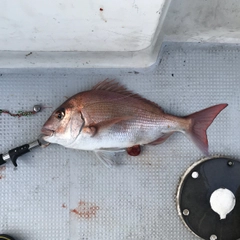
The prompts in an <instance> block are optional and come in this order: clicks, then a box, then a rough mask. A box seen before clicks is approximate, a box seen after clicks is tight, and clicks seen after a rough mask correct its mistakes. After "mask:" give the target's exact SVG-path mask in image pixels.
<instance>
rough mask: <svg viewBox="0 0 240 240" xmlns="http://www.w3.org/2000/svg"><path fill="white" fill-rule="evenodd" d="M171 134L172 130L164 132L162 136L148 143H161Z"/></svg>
mask: <svg viewBox="0 0 240 240" xmlns="http://www.w3.org/2000/svg"><path fill="white" fill-rule="evenodd" d="M172 134H173V132H169V133H165V134H164V135H163V136H161V137H160V138H158V139H157V140H155V141H153V142H150V143H149V144H151V145H157V144H161V143H163V142H165V141H166V140H167V139H168V138H169V137H170V136H171V135H172Z"/></svg>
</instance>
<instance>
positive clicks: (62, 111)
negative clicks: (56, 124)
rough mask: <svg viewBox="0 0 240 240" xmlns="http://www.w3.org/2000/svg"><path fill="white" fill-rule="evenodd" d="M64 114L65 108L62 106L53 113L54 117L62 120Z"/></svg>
mask: <svg viewBox="0 0 240 240" xmlns="http://www.w3.org/2000/svg"><path fill="white" fill-rule="evenodd" d="M64 116H65V109H64V108H61V109H59V110H58V111H56V113H55V117H56V118H57V119H59V120H62V119H63V118H64Z"/></svg>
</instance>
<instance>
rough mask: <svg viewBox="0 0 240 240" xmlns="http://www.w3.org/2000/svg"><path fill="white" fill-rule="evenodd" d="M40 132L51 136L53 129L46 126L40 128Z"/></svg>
mask: <svg viewBox="0 0 240 240" xmlns="http://www.w3.org/2000/svg"><path fill="white" fill-rule="evenodd" d="M41 133H42V134H43V135H44V136H46V137H51V136H53V134H54V131H53V130H51V129H48V128H44V127H43V128H42V130H41Z"/></svg>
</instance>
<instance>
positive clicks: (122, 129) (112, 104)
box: [42, 79, 227, 165]
mask: <svg viewBox="0 0 240 240" xmlns="http://www.w3.org/2000/svg"><path fill="white" fill-rule="evenodd" d="M226 106H227V104H219V105H215V106H212V107H209V108H207V109H204V110H202V111H200V112H197V113H194V114H191V115H189V116H187V117H177V116H173V115H170V114H167V113H164V112H163V110H162V109H161V108H160V107H159V106H158V105H157V104H156V103H153V102H151V101H149V100H147V99H144V98H142V97H141V96H140V95H138V94H135V93H133V92H131V91H129V90H127V89H126V88H125V87H124V86H122V85H120V84H119V83H117V82H115V81H109V80H108V79H107V80H105V81H103V82H101V83H99V84H97V85H96V86H95V87H93V89H92V90H90V91H85V92H81V93H78V94H76V95H74V96H73V97H71V98H70V99H68V100H67V101H66V102H64V103H63V104H62V105H61V106H60V107H59V108H57V109H56V110H55V111H54V112H53V113H52V115H51V116H50V118H49V119H48V120H47V122H46V123H45V124H44V126H43V128H42V133H43V134H44V135H45V137H44V140H45V141H47V142H50V143H57V144H60V145H63V146H65V147H68V148H74V149H81V150H92V151H95V153H96V154H97V156H98V158H99V159H101V160H102V161H103V162H104V163H105V164H107V165H113V163H114V162H115V160H114V159H113V156H115V155H114V154H113V153H114V152H117V151H120V150H121V151H122V150H125V149H127V148H131V147H134V146H136V145H146V144H160V143H162V142H164V141H165V140H166V139H167V138H168V137H170V136H171V135H172V134H173V133H174V132H182V133H185V134H186V135H187V136H188V137H189V138H190V139H192V140H193V142H194V143H195V144H196V145H197V146H198V147H199V148H200V150H202V151H203V152H204V153H205V154H208V140H207V136H206V130H207V128H208V127H209V125H210V124H211V123H212V121H213V120H214V119H215V117H216V116H217V115H218V114H219V113H220V112H221V111H222V110H223V109H224V108H225V107H226Z"/></svg>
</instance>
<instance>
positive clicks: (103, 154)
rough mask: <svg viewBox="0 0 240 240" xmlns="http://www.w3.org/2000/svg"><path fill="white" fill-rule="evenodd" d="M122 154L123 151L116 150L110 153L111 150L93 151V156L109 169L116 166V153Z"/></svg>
mask: <svg viewBox="0 0 240 240" xmlns="http://www.w3.org/2000/svg"><path fill="white" fill-rule="evenodd" d="M120 151H121V152H122V151H124V150H117V151H111V150H95V151H94V152H95V154H96V156H97V157H98V159H99V160H100V161H101V162H102V163H103V164H104V165H105V166H106V167H108V168H111V167H113V166H116V165H117V161H116V160H117V156H116V153H117V152H120Z"/></svg>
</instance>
